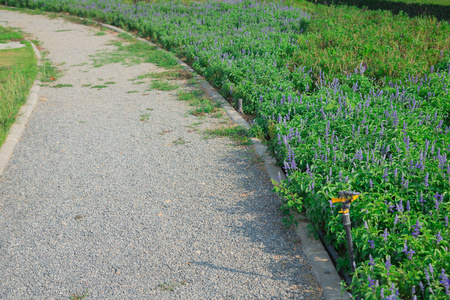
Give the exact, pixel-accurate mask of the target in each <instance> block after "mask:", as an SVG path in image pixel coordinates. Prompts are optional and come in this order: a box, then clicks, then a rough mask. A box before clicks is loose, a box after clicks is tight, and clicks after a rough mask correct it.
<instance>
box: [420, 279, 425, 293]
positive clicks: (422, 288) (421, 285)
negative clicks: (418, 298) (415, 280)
mask: <svg viewBox="0 0 450 300" xmlns="http://www.w3.org/2000/svg"><path fill="white" fill-rule="evenodd" d="M419 288H420V290H421V291H422V292H423V291H424V290H425V288H424V287H423V283H422V281H419Z"/></svg>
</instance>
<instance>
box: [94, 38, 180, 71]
mask: <svg viewBox="0 0 450 300" xmlns="http://www.w3.org/2000/svg"><path fill="white" fill-rule="evenodd" d="M119 37H121V38H122V39H123V40H122V41H113V42H112V43H111V44H112V45H114V46H116V47H117V49H116V50H114V51H108V52H100V53H98V54H96V55H93V56H91V58H92V60H93V64H94V67H101V66H104V65H106V64H111V63H121V64H123V65H126V66H133V65H137V64H140V63H152V64H155V65H157V66H159V67H162V68H166V69H178V68H180V66H179V65H178V61H177V60H176V58H175V55H174V54H172V53H168V52H165V51H161V50H158V49H157V48H156V47H155V46H152V45H149V44H147V43H144V42H140V41H136V40H135V39H134V38H133V37H131V36H130V35H126V34H122V35H119Z"/></svg>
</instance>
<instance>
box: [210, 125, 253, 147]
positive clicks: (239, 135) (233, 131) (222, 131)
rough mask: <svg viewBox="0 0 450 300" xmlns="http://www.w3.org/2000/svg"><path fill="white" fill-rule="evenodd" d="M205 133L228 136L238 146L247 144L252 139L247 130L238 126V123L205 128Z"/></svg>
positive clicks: (250, 142)
mask: <svg viewBox="0 0 450 300" xmlns="http://www.w3.org/2000/svg"><path fill="white" fill-rule="evenodd" d="M205 133H207V134H208V135H209V136H210V137H214V136H219V137H224V136H228V137H230V138H231V139H232V140H233V141H235V142H236V144H237V145H239V146H249V145H251V144H252V141H251V139H250V137H249V135H248V133H247V130H245V128H243V127H241V126H238V125H232V126H223V127H219V128H214V129H207V130H205Z"/></svg>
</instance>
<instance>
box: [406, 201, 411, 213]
mask: <svg viewBox="0 0 450 300" xmlns="http://www.w3.org/2000/svg"><path fill="white" fill-rule="evenodd" d="M410 210H411V206H410V204H409V200H406V211H410Z"/></svg>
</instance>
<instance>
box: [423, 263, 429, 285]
mask: <svg viewBox="0 0 450 300" xmlns="http://www.w3.org/2000/svg"><path fill="white" fill-rule="evenodd" d="M424 271H425V279H426V280H427V281H428V284H430V274H429V273H428V270H427V267H425V269H424Z"/></svg>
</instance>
